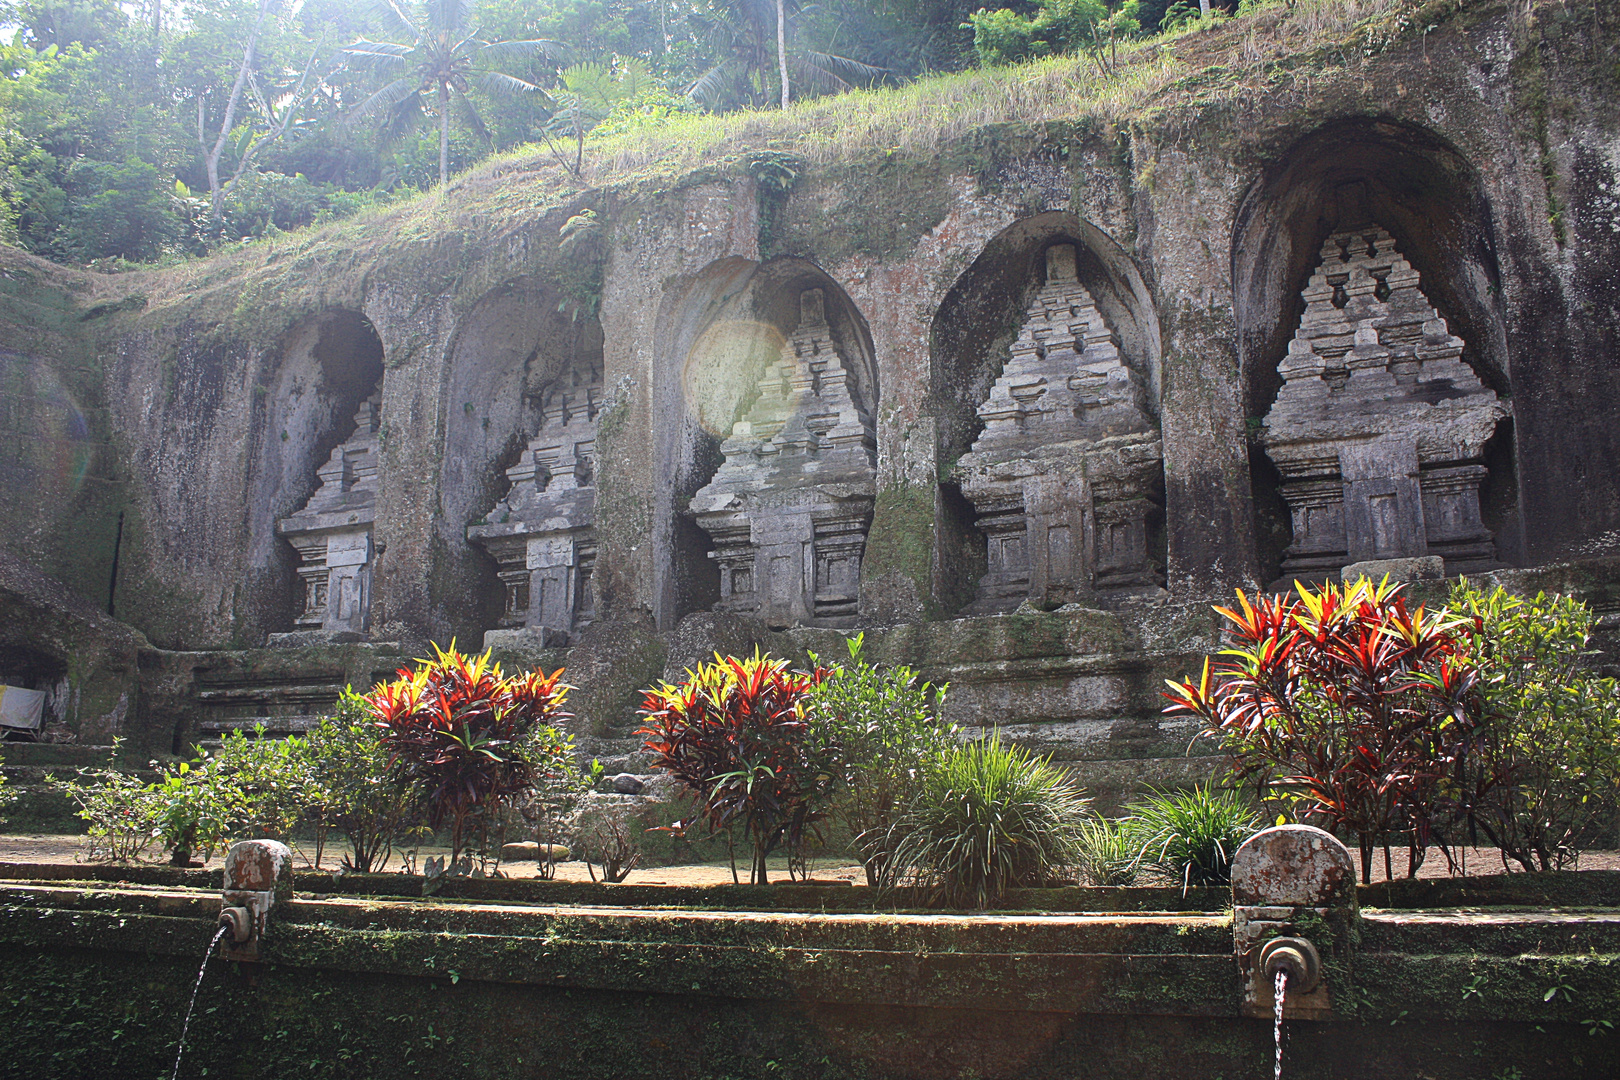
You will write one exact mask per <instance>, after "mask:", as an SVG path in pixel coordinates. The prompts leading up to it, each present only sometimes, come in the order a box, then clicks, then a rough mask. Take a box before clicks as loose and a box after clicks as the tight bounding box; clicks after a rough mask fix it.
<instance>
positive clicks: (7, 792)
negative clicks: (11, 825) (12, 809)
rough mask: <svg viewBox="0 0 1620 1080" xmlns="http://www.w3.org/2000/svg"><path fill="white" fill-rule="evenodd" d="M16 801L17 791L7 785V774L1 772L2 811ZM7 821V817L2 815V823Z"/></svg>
mask: <svg viewBox="0 0 1620 1080" xmlns="http://www.w3.org/2000/svg"><path fill="white" fill-rule="evenodd" d="M16 801H17V793H16V792H15V791H13V790H11V789H9V788H7V787H6V774H5V773H0V812H4V811H5V809H6V808H7V807H8V806H10V805H11V804H12V803H14V802H16ZM5 823H6V819H5V818H3V817H0V825H4V824H5Z"/></svg>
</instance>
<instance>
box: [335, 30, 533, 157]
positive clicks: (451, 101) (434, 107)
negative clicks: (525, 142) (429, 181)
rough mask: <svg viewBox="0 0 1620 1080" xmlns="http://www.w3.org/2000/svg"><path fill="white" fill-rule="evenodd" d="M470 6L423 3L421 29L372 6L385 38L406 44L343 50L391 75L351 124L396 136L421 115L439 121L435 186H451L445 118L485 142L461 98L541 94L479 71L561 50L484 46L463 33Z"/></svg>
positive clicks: (478, 121) (510, 78) (517, 44)
mask: <svg viewBox="0 0 1620 1080" xmlns="http://www.w3.org/2000/svg"><path fill="white" fill-rule="evenodd" d="M472 9H473V5H472V4H471V3H470V2H469V0H427V2H426V3H425V4H424V5H423V15H422V18H421V19H420V21H419V20H418V19H416V18H414V17H412V15H410V14H408V13H407V12H406V10H405V9H404V8H403V7H402V6H400V4H399V3H398V2H397V0H377V2H376V10H377V13H378V15H379V16H380V17H381V18H382V19H383V21H384V23H385V24H386V25H387V26H388V27H389V28H390V29H391V30H392V32H393V33H394V34H395V35H397V36H399V37H402V38H405V39H407V40H406V41H405V42H396V41H371V40H368V39H366V38H361V39H360V40H359V41H356V42H355V43H354V44H352V45H350V46H349V47H348V48H346V49H345V50H344V52H345V53H347V54H348V55H349V56H350V57H352V58H353V62H354V63H355V64H356V65H358V66H363V67H370V68H372V69H373V70H376V71H379V72H383V73H397V74H396V75H395V77H394V78H393V79H392V80H391V81H390V82H389V83H388V84H387V85H385V86H383V87H382V89H380V90H378V91H377V92H376V93H374V94H372V95H371V97H369V98H367V99H366V100H365V101H364V102H363V103H361V105H360V107H359V108H358V109H357V110H356V113H355V115H356V118H357V119H366V118H370V117H374V116H377V115H379V114H380V115H382V116H383V117H384V118H385V119H384V131H385V133H387V134H388V135H390V136H394V135H398V134H400V133H402V132H403V131H405V130H406V129H407V128H408V127H410V126H412V125H414V124H415V123H417V122H418V121H419V120H420V119H421V118H422V117H423V116H424V115H426V114H427V113H428V112H430V111H431V112H434V113H436V114H437V115H438V120H439V185H440V186H441V187H442V186H443V185H444V184H445V183H446V182H447V181H448V180H449V178H450V110H451V109H452V108H454V109H456V110H457V112H458V113H459V115H460V118H461V121H462V123H464V124H466V126H467V127H468V128H470V129H471V130H472V131H473V133H474V134H476V135H477V136H478V137H479V138H480V139H482V140H484V141H486V142H487V141H488V140H489V129H488V128H487V127H486V126H485V125H484V120H483V118H482V117H481V116H479V114H478V110H477V108H476V107H475V106H474V105H473V102H472V100H471V99H470V98H469V97H468V96H467V93H468V91H469V90H470V89H471V88H472V87H474V86H477V87H478V88H479V89H481V90H483V91H484V92H486V93H489V94H492V95H493V94H523V93H536V92H539V90H540V87H538V86H536V85H535V84H534V83H532V82H529V81H528V80H526V79H520V78H518V77H517V76H515V75H508V74H505V73H504V72H500V71H494V70H491V69H489V68H485V67H481V66H480V65H481V64H482V63H484V62H487V61H493V60H499V59H502V58H505V57H532V56H547V57H550V56H555V55H558V54H560V53H561V51H562V49H563V46H562V45H561V44H560V43H558V42H555V41H548V40H545V39H543V38H534V39H530V40H527V41H486V40H484V39H483V38H482V37H480V36H479V31H478V29H477V28H476V27H470V21H471V18H472Z"/></svg>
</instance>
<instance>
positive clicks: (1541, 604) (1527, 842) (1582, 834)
mask: <svg viewBox="0 0 1620 1080" xmlns="http://www.w3.org/2000/svg"><path fill="white" fill-rule="evenodd" d="M1450 604H1451V606H1452V607H1453V608H1454V609H1455V610H1457V611H1459V612H1462V613H1466V614H1468V615H1472V616H1474V618H1475V622H1474V624H1473V625H1474V629H1473V632H1472V634H1471V641H1470V651H1471V653H1472V659H1473V660H1474V662H1475V663H1477V664H1478V665H1479V668H1480V671H1481V675H1482V678H1481V680H1480V685H1481V688H1482V693H1483V696H1484V698H1485V723H1484V725H1483V726H1482V729H1481V735H1480V738H1479V740H1478V743H1477V747H1476V752H1475V755H1474V758H1473V760H1472V761H1470V762H1468V763H1467V764H1466V767H1465V768H1464V769H1463V770H1461V771H1460V773H1459V776H1460V779H1461V783H1460V784H1459V788H1458V791H1457V801H1458V810H1459V813H1458V817H1459V820H1460V822H1461V823H1464V824H1467V825H1470V826H1472V827H1473V828H1474V829H1477V830H1479V831H1483V832H1484V833H1485V834H1486V835H1487V836H1488V837H1489V838H1490V839H1491V841H1492V842H1493V843H1495V844H1496V845H1497V846H1498V847H1499V848H1500V849H1501V851H1502V856H1503V861H1504V863H1505V862H1507V861H1508V860H1509V859H1511V860H1512V861H1514V862H1516V863H1518V864H1519V865H1520V866H1522V867H1524V868H1525V869H1526V870H1555V869H1558V868H1560V867H1563V866H1565V865H1567V864H1569V863H1572V862H1574V861H1575V859H1576V857H1577V856H1578V854H1579V852H1580V849H1581V847H1582V846H1583V845H1584V844H1586V843H1588V842H1590V840H1591V839H1592V838H1593V835H1594V833H1595V832H1596V831H1597V830H1598V828H1599V827H1600V825H1602V824H1606V823H1607V822H1609V821H1612V820H1613V814H1614V809H1615V803H1616V800H1617V797H1620V687H1617V686H1616V683H1615V680H1614V679H1612V678H1603V677H1600V676H1599V675H1598V673H1597V672H1596V671H1594V670H1592V668H1591V666H1590V658H1591V656H1592V654H1591V652H1590V651H1589V650H1588V645H1589V643H1590V641H1591V635H1592V627H1593V624H1594V622H1595V619H1594V617H1593V615H1592V611H1591V609H1590V608H1588V607H1587V606H1586V605H1585V604H1583V603H1581V602H1580V601H1578V600H1575V599H1573V598H1571V597H1565V596H1553V597H1548V596H1546V595H1544V594H1539V593H1538V594H1537V595H1536V597H1535V598H1534V599H1533V600H1526V599H1521V598H1519V597H1516V596H1513V595H1511V594H1509V593H1507V592H1506V591H1505V590H1503V589H1501V588H1500V587H1498V588H1495V589H1492V590H1491V591H1490V592H1485V591H1482V590H1481V589H1479V588H1478V587H1477V586H1475V585H1473V584H1471V583H1470V582H1468V581H1467V580H1466V579H1464V580H1460V581H1458V582H1457V583H1456V584H1455V585H1454V586H1453V587H1452V591H1451V597H1450Z"/></svg>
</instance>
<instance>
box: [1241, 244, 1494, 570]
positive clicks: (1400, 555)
mask: <svg viewBox="0 0 1620 1080" xmlns="http://www.w3.org/2000/svg"><path fill="white" fill-rule="evenodd" d="M1304 299H1305V313H1304V315H1303V316H1302V317H1301V319H1300V324H1299V330H1298V332H1297V333H1295V335H1294V338H1293V340H1292V341H1291V342H1290V343H1289V345H1288V355H1287V358H1286V359H1284V360H1283V362H1282V363H1281V364H1280V365H1279V366H1278V371H1279V373H1280V374H1281V375H1282V378H1283V386H1282V390H1281V391H1280V392H1279V393H1278V395H1277V401H1276V404H1275V405H1273V406H1272V408H1271V412H1270V413H1268V414H1267V415H1266V419H1265V427H1264V435H1263V443H1264V445H1265V448H1266V452H1267V453H1268V454H1269V455H1270V457H1271V459H1272V461H1274V462H1275V463H1276V465H1277V468H1278V469H1279V470H1280V471H1281V473H1282V476H1283V484H1282V496H1283V498H1284V499H1285V500H1287V503H1288V508H1289V510H1290V512H1291V515H1292V518H1293V526H1294V528H1293V532H1294V541H1293V543H1292V544H1291V545H1290V546H1289V548H1288V550H1287V552H1286V553H1285V555H1284V559H1283V563H1282V569H1283V572H1284V578H1283V580H1282V582H1281V584H1283V585H1284V586H1286V584H1287V582H1288V581H1289V580H1291V577H1292V576H1300V577H1305V578H1311V577H1321V576H1322V575H1323V574H1324V573H1325V574H1327V575H1329V576H1337V574H1338V571H1339V570H1340V568H1341V567H1343V566H1345V565H1347V564H1351V563H1358V562H1367V561H1381V560H1387V559H1412V558H1424V557H1432V556H1439V557H1441V558H1442V559H1444V560H1445V564H1444V568H1445V572H1446V573H1448V574H1453V575H1455V574H1472V573H1478V572H1479V571H1482V570H1487V569H1490V568H1492V567H1493V566H1496V565H1499V564H1498V563H1497V562H1496V549H1495V545H1494V542H1493V538H1492V536H1491V532H1490V530H1489V529H1488V528H1486V527H1485V524H1484V522H1483V521H1482V520H1481V519H1480V504H1479V488H1480V484H1481V482H1483V481H1484V480H1485V479H1486V477H1487V476H1488V475H1489V472H1488V470H1487V469H1486V467H1485V464H1484V460H1483V455H1484V449H1485V443H1486V442H1487V440H1489V439H1490V438H1491V436H1492V435H1493V434H1495V432H1496V429H1497V426H1498V424H1499V423H1500V422H1501V421H1502V420H1503V419H1504V418H1506V417H1507V416H1508V415H1509V409H1508V406H1507V403H1506V402H1503V401H1502V400H1500V399H1499V398H1498V397H1497V395H1496V394H1495V393H1494V392H1493V391H1492V390H1491V389H1490V388H1488V387H1487V386H1485V385H1484V383H1482V382H1481V381H1480V379H1479V377H1478V376H1477V375H1476V374H1475V373H1474V371H1473V369H1472V368H1470V367H1469V366H1468V365H1467V364H1466V363H1465V362H1464V360H1463V351H1464V343H1463V341H1462V339H1461V338H1459V337H1457V336H1456V335H1455V334H1452V333H1451V332H1450V330H1449V328H1448V327H1447V325H1446V320H1445V319H1443V318H1441V317H1440V315H1439V313H1438V312H1436V311H1435V309H1434V306H1433V305H1432V304H1431V303H1430V302H1429V300H1428V298H1427V297H1426V296H1424V294H1423V291H1422V289H1421V288H1420V285H1419V279H1418V273H1417V271H1416V270H1413V269H1412V266H1411V264H1410V263H1408V262H1407V261H1406V260H1405V259H1404V258H1402V257H1401V254H1400V252H1399V251H1397V250H1396V249H1395V239H1394V237H1392V236H1391V235H1390V234H1389V233H1388V232H1386V231H1385V230H1384V229H1383V228H1381V227H1380V226H1378V225H1375V224H1368V225H1366V226H1364V227H1362V228H1356V229H1348V230H1343V231H1340V232H1335V233H1333V234H1332V235H1331V236H1329V237H1328V238H1327V240H1326V242H1324V243H1323V245H1322V254H1321V262H1320V263H1319V264H1318V266H1317V268H1316V271H1315V273H1313V274H1312V275H1311V279H1310V282H1309V284H1308V285H1306V287H1305V292H1304Z"/></svg>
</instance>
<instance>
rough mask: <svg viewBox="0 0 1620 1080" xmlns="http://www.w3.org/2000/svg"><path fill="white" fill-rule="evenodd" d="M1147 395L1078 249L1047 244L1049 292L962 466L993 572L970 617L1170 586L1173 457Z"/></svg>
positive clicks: (1040, 298) (1025, 329)
mask: <svg viewBox="0 0 1620 1080" xmlns="http://www.w3.org/2000/svg"><path fill="white" fill-rule="evenodd" d="M1145 396H1146V390H1145V387H1144V386H1143V382H1142V379H1141V377H1140V376H1139V375H1138V373H1137V372H1135V371H1134V370H1132V368H1131V367H1130V366H1129V365H1128V364H1127V363H1126V362H1125V359H1124V357H1123V356H1122V355H1121V353H1120V350H1119V346H1118V344H1117V343H1116V341H1115V339H1114V333H1113V330H1112V329H1111V328H1110V327H1109V326H1108V323H1107V320H1105V319H1104V318H1103V315H1102V313H1101V312H1100V311H1098V310H1097V305H1096V303H1095V301H1093V299H1092V297H1091V294H1090V293H1088V292H1087V291H1086V289H1085V286H1083V285H1081V284H1080V281H1079V279H1078V277H1077V276H1076V272H1075V249H1074V246H1073V245H1072V244H1056V245H1054V246H1052V247H1050V248H1048V249H1047V251H1046V280H1045V283H1044V284H1043V285H1042V286H1041V287H1040V288H1039V289H1038V290H1036V292H1035V295H1034V298H1033V299H1032V300H1031V301H1030V305H1029V308H1028V311H1027V313H1026V317H1025V320H1024V323H1023V326H1022V328H1021V329H1020V330H1019V333H1018V338H1017V340H1016V341H1014V342H1013V344H1012V347H1011V350H1010V356H1009V357H1008V359H1007V363H1006V366H1005V367H1004V368H1003V369H1002V372H1001V375H1000V376H999V377H998V378H997V379H996V382H995V386H994V387H993V388H992V389H991V391H990V397H989V399H988V400H987V401H985V402H984V404H982V405H980V406H979V408H978V415H979V418H980V419H981V420H982V421H983V422H984V431H983V432H982V433H981V434H980V435H979V437H978V438H977V439H975V440H974V442H973V449H972V450H971V451H970V452H969V453H968V454H967V455H965V456H964V457H963V458H962V459H961V460H960V461H959V462H958V464H957V475H958V477H959V478H960V480H961V484H962V493H963V494H964V495H966V496H967V498H968V499H969V500H970V501H971V502H972V503H973V509H974V512H975V514H976V515H977V520H976V525H977V527H978V528H979V529H981V530H982V531H983V532H984V535H985V542H986V547H987V552H988V555H987V561H988V563H989V570H988V572H987V573H986V574H985V576H984V577H983V578H982V579H980V582H979V596H978V599H977V600H976V601H974V603H973V604H972V605H971V606H970V607H969V608H968V609H967V610H968V611H969V612H970V613H974V614H989V613H993V612H997V611H1007V610H1011V609H1013V608H1015V607H1017V606H1018V605H1019V604H1020V603H1023V602H1031V603H1034V604H1035V605H1037V606H1056V605H1059V604H1065V603H1088V602H1089V603H1095V602H1096V601H1097V600H1098V599H1099V597H1100V596H1101V595H1103V594H1112V595H1119V594H1142V595H1146V594H1151V593H1155V592H1158V591H1159V586H1160V584H1161V583H1162V581H1163V577H1162V572H1161V568H1160V567H1158V566H1156V565H1155V563H1154V560H1153V557H1152V555H1151V553H1150V552H1149V549H1148V527H1149V520H1150V518H1152V517H1154V516H1155V515H1156V514H1158V513H1160V512H1162V499H1163V495H1162V492H1163V486H1164V481H1163V457H1164V452H1163V449H1162V447H1161V445H1160V442H1159V437H1158V431H1157V428H1156V426H1155V425H1154V423H1153V421H1152V420H1151V419H1150V418H1149V417H1148V416H1147V414H1146V413H1145V412H1144V411H1143V409H1142V404H1141V403H1142V401H1143V399H1144V398H1145Z"/></svg>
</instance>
